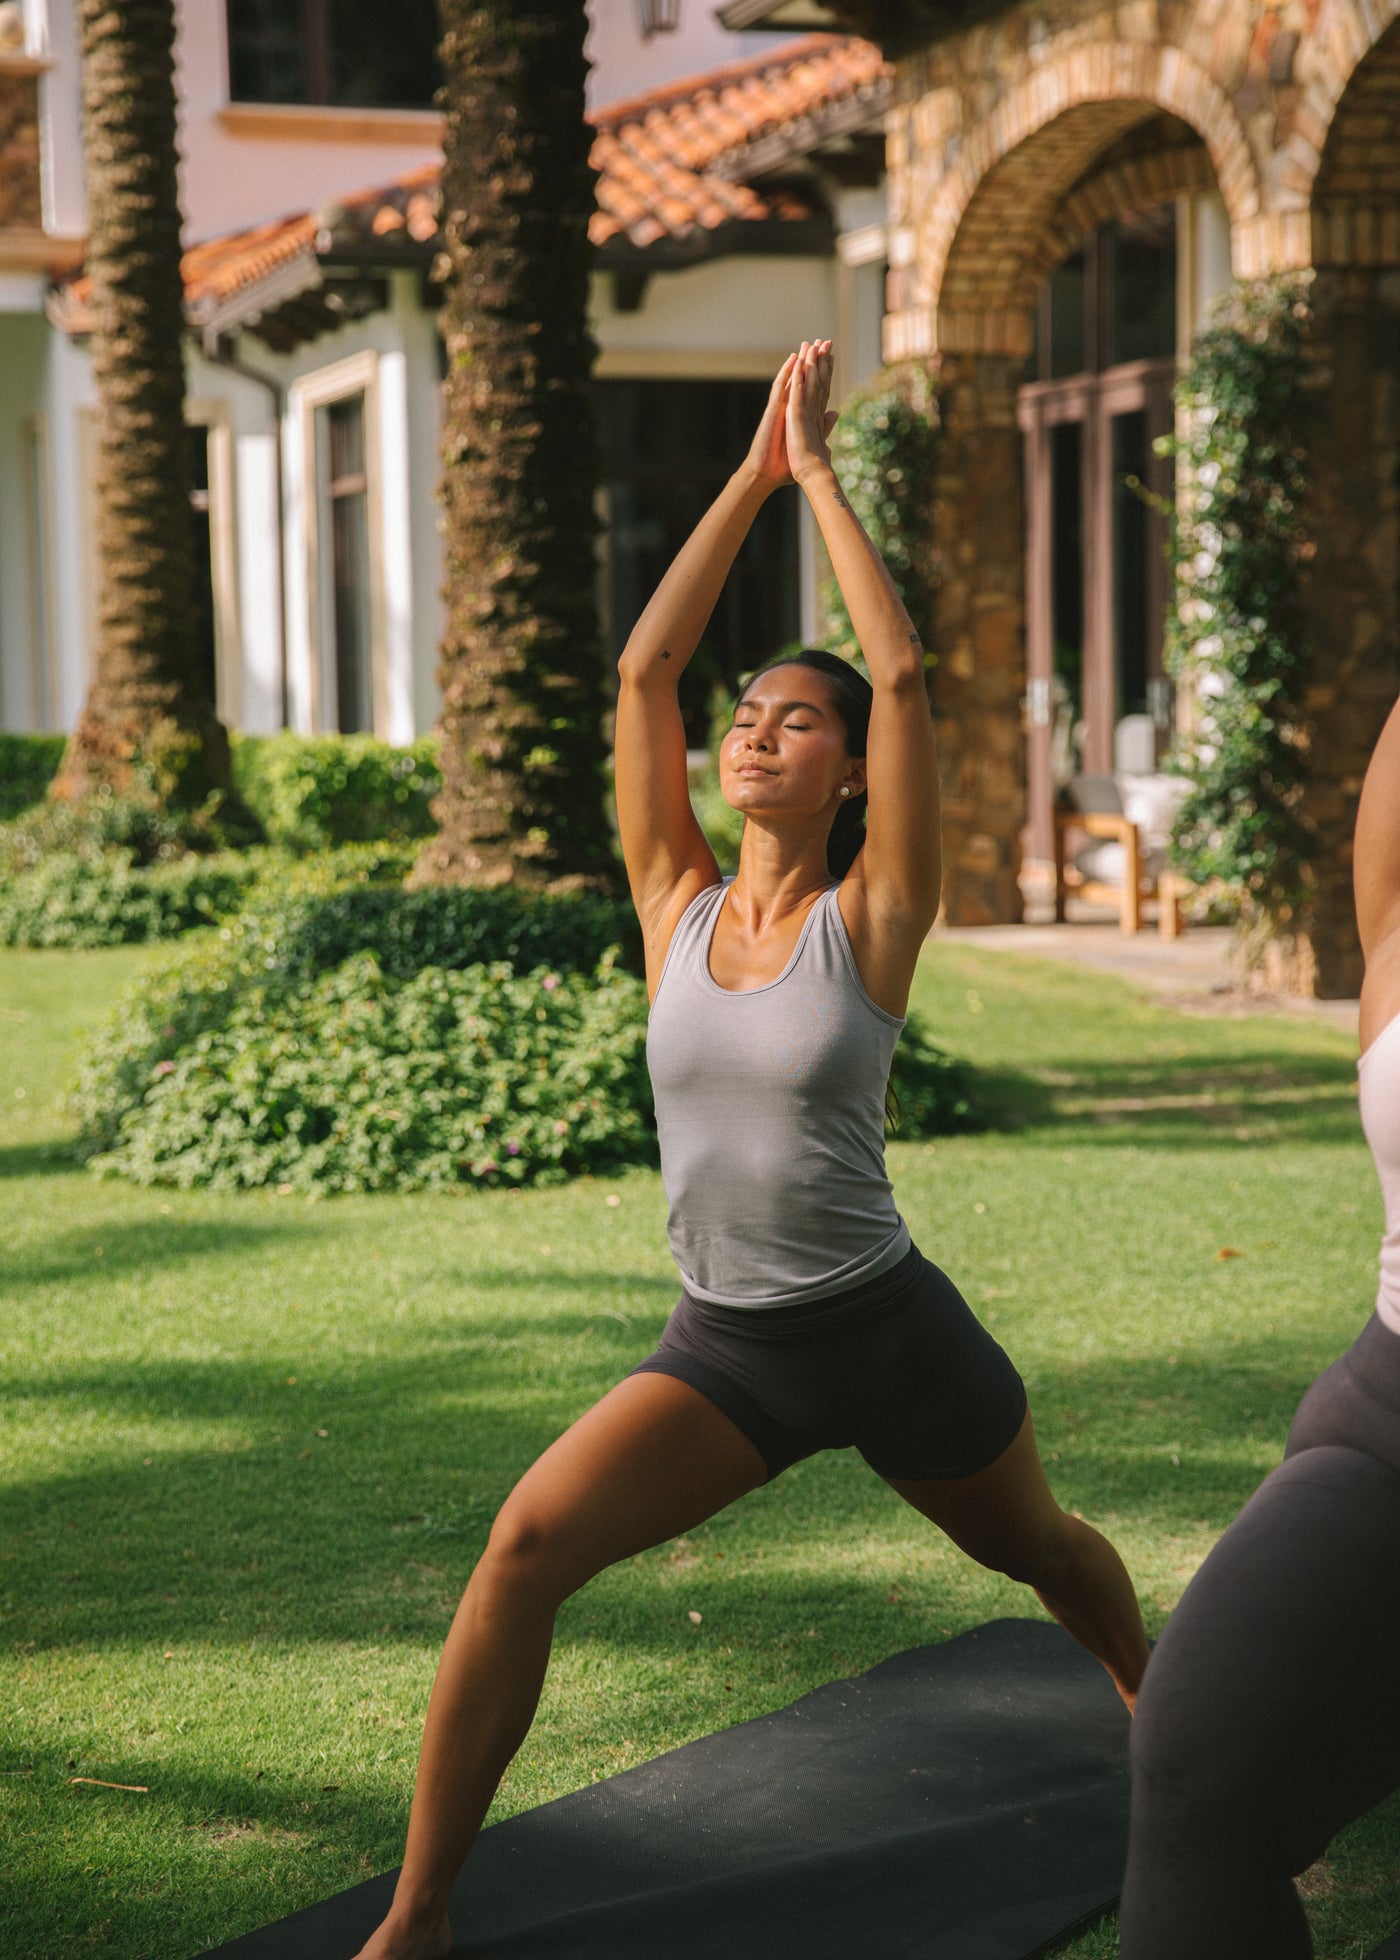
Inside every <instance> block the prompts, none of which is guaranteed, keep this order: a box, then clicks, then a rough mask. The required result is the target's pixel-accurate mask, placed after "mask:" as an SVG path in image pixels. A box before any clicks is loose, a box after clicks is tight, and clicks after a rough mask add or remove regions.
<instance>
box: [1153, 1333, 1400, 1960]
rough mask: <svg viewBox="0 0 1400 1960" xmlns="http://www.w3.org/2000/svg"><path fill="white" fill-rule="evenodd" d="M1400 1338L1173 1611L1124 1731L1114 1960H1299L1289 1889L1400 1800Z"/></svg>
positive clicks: (1382, 1340) (1355, 1357)
mask: <svg viewBox="0 0 1400 1960" xmlns="http://www.w3.org/2000/svg"><path fill="white" fill-rule="evenodd" d="M1397 1634H1400V1337H1397V1336H1396V1335H1394V1334H1392V1333H1391V1332H1390V1331H1389V1329H1388V1328H1386V1327H1385V1326H1384V1325H1383V1324H1382V1323H1381V1322H1380V1321H1379V1320H1377V1319H1376V1318H1375V1317H1374V1316H1373V1317H1372V1318H1371V1320H1370V1321H1369V1322H1368V1323H1367V1325H1366V1327H1365V1328H1364V1329H1363V1330H1362V1332H1361V1334H1360V1336H1359V1337H1358V1339H1357V1340H1356V1342H1355V1344H1354V1345H1353V1346H1352V1347H1351V1349H1350V1350H1349V1351H1348V1352H1347V1353H1346V1354H1344V1355H1343V1356H1342V1358H1341V1359H1340V1360H1339V1361H1336V1362H1334V1363H1333V1364H1332V1366H1331V1367H1330V1368H1328V1369H1327V1371H1326V1372H1325V1374H1322V1375H1320V1376H1319V1377H1318V1379H1317V1381H1315V1382H1314V1383H1313V1385H1312V1387H1311V1388H1310V1389H1309V1390H1308V1392H1307V1394H1306V1395H1305V1396H1304V1397H1303V1400H1302V1402H1301V1403H1300V1404H1299V1407H1298V1413H1297V1415H1296V1416H1295V1417H1294V1420H1293V1427H1292V1429H1291V1431H1290V1432H1289V1437H1288V1447H1287V1450H1286V1453H1285V1459H1284V1461H1283V1463H1282V1464H1280V1466H1279V1468H1278V1469H1277V1470H1275V1471H1274V1472H1273V1474H1272V1475H1271V1476H1269V1477H1267V1478H1266V1479H1265V1480H1264V1482H1263V1484H1262V1485H1261V1486H1260V1487H1259V1489H1258V1490H1257V1491H1256V1492H1255V1493H1254V1496H1253V1497H1251V1498H1250V1500H1249V1502H1248V1503H1247V1504H1246V1505H1245V1507H1244V1509H1243V1510H1242V1511H1241V1512H1240V1515H1239V1516H1238V1517H1237V1518H1236V1519H1235V1522H1234V1523H1233V1524H1232V1525H1231V1526H1230V1528H1229V1530H1228V1531H1227V1532H1226V1533H1225V1535H1224V1537H1223V1538H1221V1540H1220V1541H1219V1543H1218V1544H1217V1545H1216V1546H1215V1548H1214V1550H1213V1551H1212V1552H1211V1554H1210V1556H1209V1557H1208V1558H1207V1559H1206V1561H1205V1563H1204V1564H1203V1565H1202V1567H1201V1569H1200V1571H1199V1572H1198V1573H1197V1574H1196V1576H1195V1578H1194V1579H1193V1580H1192V1581H1191V1584H1190V1585H1189V1586H1188V1587H1187V1589H1186V1592H1185V1594H1184V1595H1183V1597H1182V1600H1181V1604H1180V1605H1179V1606H1178V1607H1177V1609H1176V1612H1175V1613H1174V1614H1173V1615H1172V1618H1171V1620H1170V1622H1169V1624H1168V1626H1167V1629H1166V1632H1165V1633H1164V1634H1163V1635H1162V1638H1161V1640H1160V1641H1159V1642H1158V1645H1157V1647H1156V1649H1155V1651H1154V1653H1153V1656H1152V1661H1151V1664H1150V1666H1149V1667H1148V1670H1147V1678H1146V1681H1145V1683H1144V1685H1143V1691H1142V1696H1141V1698H1140V1700H1139V1702H1138V1708H1137V1716H1136V1719H1135V1721H1134V1723H1133V1733H1132V1764H1133V1808H1132V1825H1131V1831H1130V1835H1129V1846H1128V1869H1127V1875H1126V1878H1125V1880H1124V1885H1123V1902H1122V1909H1121V1914H1120V1920H1119V1927H1120V1948H1119V1951H1120V1954H1121V1956H1122V1960H1183V1956H1186V1955H1189V1956H1191V1960H1306V1956H1308V1955H1310V1954H1311V1953H1312V1951H1313V1946H1312V1939H1311V1936H1310V1934H1309V1932H1308V1926H1307V1919H1306V1916H1305V1914H1304V1911H1303V1908H1302V1905H1301V1903H1300V1902H1299V1899H1298V1895H1297V1892H1296V1890H1295V1888H1294V1885H1293V1882H1292V1880H1293V1876H1294V1875H1295V1874H1296V1873H1298V1872H1300V1871H1302V1870H1304V1869H1305V1867H1306V1866H1308V1865H1310V1864H1311V1863H1312V1862H1313V1860H1314V1859H1315V1858H1317V1857H1319V1856H1320V1855H1321V1854H1322V1852H1323V1851H1325V1850H1326V1848H1327V1845H1328V1843H1329V1842H1330V1840H1331V1839H1332V1838H1333V1837H1334V1836H1335V1835H1336V1833H1337V1832H1338V1831H1339V1830H1340V1829H1341V1828H1342V1826H1343V1825H1345V1824H1349V1823H1350V1822H1351V1821H1352V1820H1353V1818H1356V1817H1360V1816H1361V1815H1363V1814H1364V1812H1366V1811H1368V1810H1370V1809H1371V1808H1372V1807H1373V1806H1374V1805H1375V1804H1377V1803H1379V1802H1380V1801H1381V1799H1382V1798H1383V1797H1385V1796H1388V1795H1389V1794H1390V1792H1391V1791H1392V1790H1394V1789H1395V1788H1397V1786H1400V1666H1397Z"/></svg>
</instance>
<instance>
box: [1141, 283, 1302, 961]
mask: <svg viewBox="0 0 1400 1960" xmlns="http://www.w3.org/2000/svg"><path fill="white" fill-rule="evenodd" d="M1309 317H1310V316H1309V305H1308V288H1307V283H1306V280H1305V279H1304V278H1300V277H1296V276H1295V277H1291V278H1279V279H1271V280H1261V281H1257V282H1252V283H1250V284H1247V285H1240V286H1238V287H1236V288H1235V289H1234V291H1233V292H1232V293H1231V294H1229V295H1228V296H1227V298H1226V299H1225V300H1224V301H1223V302H1222V303H1221V306H1220V307H1219V308H1218V310H1217V312H1216V315H1215V318H1214V320H1213V321H1212V324H1211V326H1210V327H1209V328H1208V330H1207V331H1206V332H1205V334H1203V335H1202V337H1201V339H1200V340H1199V341H1198V342H1197V343H1196V347H1195V350H1194V353H1193V355H1192V359H1191V363H1190V366H1189V367H1188V368H1187V370H1186V372H1185V373H1184V374H1183V375H1182V377H1181V380H1180V382H1179V383H1178V385H1177V394H1176V406H1177V416H1176V434H1175V436H1174V437H1173V438H1171V439H1170V440H1169V441H1168V442H1167V443H1166V444H1164V448H1166V449H1167V450H1168V451H1169V453H1171V454H1173V455H1174V456H1175V457H1176V459H1177V463H1178V475H1179V481H1180V484H1181V490H1180V494H1179V497H1178V502H1177V509H1176V521H1175V525H1174V533H1173V544H1172V558H1173V566H1172V570H1173V579H1174V592H1175V603H1174V605H1173V607H1172V609H1171V613H1170V616H1169V620H1168V626H1167V645H1166V658H1167V665H1168V669H1169V671H1170V672H1171V674H1172V675H1173V677H1174V679H1175V680H1176V681H1177V683H1178V685H1179V686H1182V687H1185V688H1187V689H1189V691H1190V699H1191V700H1192V702H1193V713H1192V722H1193V725H1192V726H1191V728H1190V730H1189V732H1188V733H1187V734H1185V735H1184V736H1183V737H1181V738H1180V739H1179V741H1178V746H1177V755H1176V761H1177V766H1178V767H1179V768H1180V769H1181V770H1182V771H1183V773H1184V774H1185V775H1186V776H1187V777H1188V778H1189V781H1190V790H1189V793H1188V795H1187V797H1186V800H1185V802H1184V804H1183V806H1182V809H1181V813H1180V816H1179V818H1178V820H1177V825H1176V832H1175V836H1174V840H1173V844H1174V856H1175V859H1176V862H1177V863H1178V864H1179V865H1180V866H1181V868H1182V869H1183V870H1184V871H1185V872H1186V873H1187V875H1188V876H1189V877H1190V878H1192V879H1193V881H1194V882H1196V883H1197V884H1200V885H1205V884H1208V883H1211V882H1212V881H1217V880H1218V881H1220V882H1221V883H1223V884H1224V885H1225V886H1227V887H1228V888H1230V889H1232V890H1233V891H1235V892H1236V893H1237V894H1238V896H1239V899H1240V901H1241V905H1242V908H1243V916H1244V922H1245V924H1246V926H1248V927H1253V928H1255V929H1258V930H1260V931H1262V932H1264V933H1266V934H1268V933H1288V932H1290V931H1291V930H1293V929H1294V927H1295V924H1296V919H1297V914H1298V909H1299V906H1300V904H1301V903H1302V901H1303V899H1304V897H1305V894H1306V890H1307V866H1308V856H1309V844H1310V836H1309V831H1308V827H1307V823H1306V819H1305V816H1304V813H1303V809H1302V797H1303V787H1304V781H1305V775H1306V763H1307V756H1306V735H1305V725H1304V717H1303V709H1302V691H1303V687H1304V674H1305V667H1306V647H1305V634H1304V612H1303V605H1302V594H1301V579H1302V569H1303V566H1304V564H1305V563H1306V561H1307V559H1308V558H1309V556H1310V555H1311V544H1310V541H1309V539H1308V536H1307V532H1306V528H1305V524H1304V509H1303V505H1304V491H1305V487H1306V481H1307V438H1308V423H1309V416H1310V406H1311V404H1310V398H1309V394H1308V389H1307V381H1306V367H1307V358H1308V351H1307V336H1308V327H1309Z"/></svg>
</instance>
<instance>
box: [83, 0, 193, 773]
mask: <svg viewBox="0 0 1400 1960" xmlns="http://www.w3.org/2000/svg"><path fill="white" fill-rule="evenodd" d="M78 14H79V25H80V32H81V35H82V55H83V151H84V164H85V169H86V176H87V194H88V208H89V226H88V250H87V271H88V274H89V276H90V278H91V280H92V305H93V313H94V316H95V320H96V325H95V327H94V330H93V335H92V365H93V373H94V377H95V379H96V383H97V392H98V399H99V404H100V409H99V436H98V456H97V486H96V487H97V512H98V515H97V551H98V559H99V599H98V612H99V623H98V641H97V648H96V660H95V671H94V677H93V681H92V686H91V688H90V691H89V694H88V699H87V703H86V706H85V708H84V710H83V714H82V717H81V719H80V721H79V723H78V726H77V728H76V730H75V731H74V733H73V736H72V738H71V740H70V741H69V744H68V749H67V752H66V754H65V756H64V760H63V766H62V768H61V770H60V772H59V776H58V779H57V781H56V783H55V785H54V793H55V794H56V795H58V796H61V797H64V798H67V799H71V800H77V801H81V800H82V799H84V798H86V797H87V796H89V795H91V794H92V793H93V792H94V791H96V790H99V789H108V790H110V791H112V792H114V793H116V794H118V795H122V796H132V797H136V798H138V799H139V800H141V801H144V802H153V803H156V804H158V805H162V806H166V807H170V808H175V809H181V808H185V809H191V808H198V807H200V806H201V805H203V804H205V803H206V801H207V800H208V799H209V798H210V796H211V794H220V795H222V796H223V797H225V798H226V797H227V795H228V792H229V788H230V766H229V748H228V738H227V736H226V735H225V732H224V730H223V728H222V727H221V726H220V724H219V721H218V719H217V717H216V716H215V713H214V704H213V702H212V701H209V700H206V699H204V698H203V689H202V685H201V682H200V679H199V675H198V666H197V657H196V646H195V620H194V610H193V604H192V593H193V582H194V558H193V551H194V536H193V526H192V522H191V515H190V474H189V456H188V451H187V449H186V435H185V421H184V393H185V375H184V358H183V332H184V314H183V289H182V286H181V280H180V208H179V198H178V191H177V184H176V149H175V82H174V69H173V60H172V55H173V46H174V38H175V23H174V14H173V7H172V0H79V8H78Z"/></svg>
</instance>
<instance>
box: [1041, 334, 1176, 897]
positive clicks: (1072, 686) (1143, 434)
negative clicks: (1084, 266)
mask: <svg viewBox="0 0 1400 1960" xmlns="http://www.w3.org/2000/svg"><path fill="white" fill-rule="evenodd" d="M1174 379H1175V362H1174V361H1173V360H1171V359H1158V360H1145V361H1132V362H1128V363H1125V364H1124V365H1122V366H1119V367H1112V368H1107V369H1105V370H1103V371H1102V372H1101V373H1098V374H1076V375H1070V376H1068V377H1066V378H1064V379H1061V380H1053V381H1033V382H1028V383H1027V384H1026V385H1025V386H1024V387H1023V388H1022V389H1021V391H1020V395H1019V398H1018V412H1019V418H1020V424H1021V428H1022V431H1023V432H1024V435H1025V443H1026V451H1025V458H1026V479H1025V480H1026V677H1027V686H1026V723H1027V779H1028V780H1027V790H1028V812H1027V819H1028V820H1027V835H1026V856H1027V857H1029V858H1038V859H1041V860H1042V861H1043V860H1045V859H1048V858H1049V857H1050V855H1051V849H1052V814H1051V813H1052V811H1053V808H1054V799H1055V792H1056V789H1057V788H1058V786H1059V784H1060V783H1061V782H1062V781H1064V780H1065V778H1066V777H1067V776H1069V775H1079V774H1088V775H1097V774H1107V773H1108V772H1110V771H1111V770H1112V768H1113V766H1114V730H1115V729H1116V728H1117V726H1118V724H1119V722H1120V721H1121V720H1122V719H1123V718H1124V716H1127V715H1150V716H1151V717H1152V719H1153V722H1154V724H1155V729H1156V741H1155V745H1154V746H1155V749H1156V750H1157V751H1158V752H1160V750H1161V748H1162V746H1163V745H1164V743H1165V741H1166V739H1167V736H1168V735H1169V733H1170V727H1171V697H1170V690H1169V687H1168V684H1167V681H1166V679H1165V676H1164V674H1163V671H1162V624H1163V612H1164V609H1165V605H1166V597H1167V590H1166V555H1165V547H1166V520H1165V516H1164V509H1165V505H1166V501H1167V499H1169V497H1170V495H1171V483H1172V472H1171V463H1170V460H1169V459H1168V458H1164V457H1160V456H1158V455H1157V454H1156V453H1155V450H1154V444H1155V443H1156V441H1157V438H1158V437H1159V436H1163V435H1165V434H1167V433H1168V432H1169V430H1170V429H1171V426H1172V383H1173V381H1174Z"/></svg>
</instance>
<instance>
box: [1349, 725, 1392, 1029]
mask: <svg viewBox="0 0 1400 1960" xmlns="http://www.w3.org/2000/svg"><path fill="white" fill-rule="evenodd" d="M1353 871H1354V877H1355V881H1356V922H1357V925H1358V926H1359V928H1360V931H1361V950H1362V952H1363V953H1364V954H1365V956H1366V979H1367V985H1366V989H1365V998H1364V1000H1363V1011H1362V1021H1363V1023H1364V1024H1366V1025H1363V1028H1362V1042H1363V1045H1364V1044H1365V1043H1366V1042H1367V1041H1368V1039H1369V1038H1371V1037H1373V1036H1374V1035H1375V1034H1378V1033H1379V1032H1380V1029H1381V1026H1383V1025H1384V1023H1385V1022H1386V1021H1389V1020H1393V1019H1394V1017H1395V1015H1397V1014H1400V701H1397V702H1396V704H1395V706H1394V707H1393V708H1392V709H1391V711H1390V718H1389V720H1388V721H1387V722H1386V724H1385V727H1384V728H1383V729H1382V730H1381V738H1380V740H1379V741H1378V742H1377V744H1376V747H1375V752H1374V754H1373V755H1372V757H1371V762H1370V767H1369V768H1368V769H1367V771H1366V781H1365V784H1364V785H1363V787H1362V791H1361V807H1360V809H1359V810H1358V811H1357V815H1356V855H1355V859H1354V861H1353Z"/></svg>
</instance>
